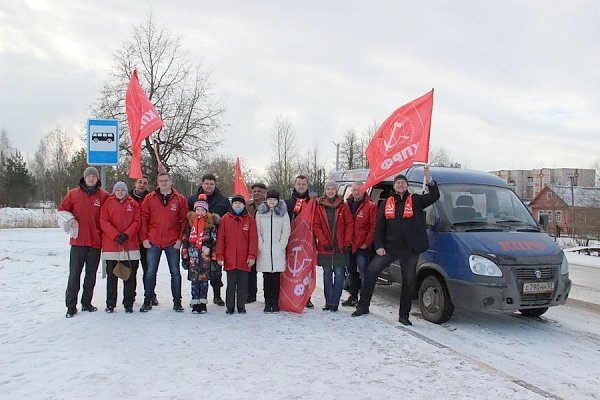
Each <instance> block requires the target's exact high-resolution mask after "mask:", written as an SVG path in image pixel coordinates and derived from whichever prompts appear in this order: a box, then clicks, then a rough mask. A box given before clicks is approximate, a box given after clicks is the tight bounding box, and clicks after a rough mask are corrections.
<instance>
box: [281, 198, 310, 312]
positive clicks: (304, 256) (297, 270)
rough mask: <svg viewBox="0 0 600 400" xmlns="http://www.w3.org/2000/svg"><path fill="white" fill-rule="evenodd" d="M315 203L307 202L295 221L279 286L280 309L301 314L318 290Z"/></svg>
mask: <svg viewBox="0 0 600 400" xmlns="http://www.w3.org/2000/svg"><path fill="white" fill-rule="evenodd" d="M315 204H316V199H311V200H310V201H308V202H307V203H305V204H304V206H303V207H302V211H301V212H300V214H298V215H297V216H296V218H294V220H293V221H292V232H291V234H290V240H289V242H288V245H287V250H286V257H285V258H286V262H285V264H286V267H285V271H283V273H282V274H281V280H280V289H279V308H280V309H281V310H283V311H291V312H296V313H301V312H302V311H304V307H305V306H306V302H307V301H308V299H309V298H310V296H312V293H313V291H314V290H315V286H316V279H317V271H316V266H317V249H316V247H315V239H314V235H313V229H312V228H313V226H312V225H313V219H314V215H315Z"/></svg>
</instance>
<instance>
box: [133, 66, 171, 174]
mask: <svg viewBox="0 0 600 400" xmlns="http://www.w3.org/2000/svg"><path fill="white" fill-rule="evenodd" d="M125 111H126V113H127V125H128V126H129V134H130V135H131V165H130V166H129V177H130V178H132V179H139V178H141V177H142V166H141V162H142V142H143V141H144V140H145V139H146V138H147V137H149V136H150V135H151V134H152V133H153V132H155V131H157V130H159V129H161V128H162V127H163V126H164V125H165V124H164V123H163V121H162V120H161V119H160V116H159V115H158V112H157V111H156V108H154V105H153V104H152V102H151V101H150V99H148V95H147V94H146V92H144V89H142V87H141V86H140V81H139V79H138V75H137V71H136V70H133V74H131V80H130V81H129V85H128V86H127V93H126V95H125Z"/></svg>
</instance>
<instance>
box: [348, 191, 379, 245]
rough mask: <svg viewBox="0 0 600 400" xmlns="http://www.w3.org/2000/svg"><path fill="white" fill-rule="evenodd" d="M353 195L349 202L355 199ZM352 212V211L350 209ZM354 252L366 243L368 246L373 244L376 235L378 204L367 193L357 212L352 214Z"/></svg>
mask: <svg viewBox="0 0 600 400" xmlns="http://www.w3.org/2000/svg"><path fill="white" fill-rule="evenodd" d="M353 200H354V199H353V197H352V195H350V197H348V200H347V201H348V202H350V201H353ZM350 213H352V211H350ZM352 221H353V222H352V253H356V251H357V250H358V249H359V248H360V246H362V245H363V244H366V245H367V247H368V248H370V247H372V246H373V238H374V237H375V224H376V222H377V205H376V204H375V203H374V202H373V201H372V200H371V198H370V197H369V195H368V194H366V193H365V197H364V198H363V201H362V203H360V205H359V206H358V209H357V210H356V214H355V215H353V216H352Z"/></svg>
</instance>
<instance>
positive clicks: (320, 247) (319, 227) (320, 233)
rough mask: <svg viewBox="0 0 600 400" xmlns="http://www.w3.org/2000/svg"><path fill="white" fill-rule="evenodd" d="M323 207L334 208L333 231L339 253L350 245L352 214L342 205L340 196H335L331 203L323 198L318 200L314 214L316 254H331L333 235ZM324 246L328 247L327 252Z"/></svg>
mask: <svg viewBox="0 0 600 400" xmlns="http://www.w3.org/2000/svg"><path fill="white" fill-rule="evenodd" d="M325 207H335V209H336V210H335V229H336V237H337V245H338V248H339V250H340V251H343V250H344V247H346V246H351V244H352V213H351V212H350V208H349V207H348V204H346V203H344V199H343V198H342V196H339V195H336V199H335V201H334V202H333V204H332V203H330V202H329V200H327V198H326V197H325V196H323V197H321V198H320V199H319V204H318V205H317V211H316V214H315V225H314V232H315V238H316V239H317V252H318V253H320V254H333V253H334V246H333V235H332V234H331V227H330V226H329V219H328V218H327V211H325ZM325 246H329V247H330V249H329V250H325Z"/></svg>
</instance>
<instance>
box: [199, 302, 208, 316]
mask: <svg viewBox="0 0 600 400" xmlns="http://www.w3.org/2000/svg"><path fill="white" fill-rule="evenodd" d="M198 310H199V312H200V314H205V313H206V304H204V303H200V304H198Z"/></svg>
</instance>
